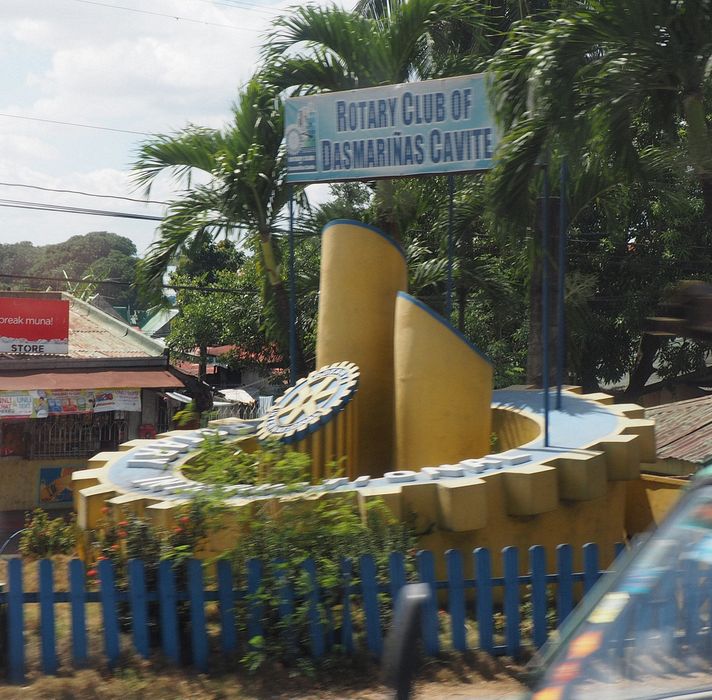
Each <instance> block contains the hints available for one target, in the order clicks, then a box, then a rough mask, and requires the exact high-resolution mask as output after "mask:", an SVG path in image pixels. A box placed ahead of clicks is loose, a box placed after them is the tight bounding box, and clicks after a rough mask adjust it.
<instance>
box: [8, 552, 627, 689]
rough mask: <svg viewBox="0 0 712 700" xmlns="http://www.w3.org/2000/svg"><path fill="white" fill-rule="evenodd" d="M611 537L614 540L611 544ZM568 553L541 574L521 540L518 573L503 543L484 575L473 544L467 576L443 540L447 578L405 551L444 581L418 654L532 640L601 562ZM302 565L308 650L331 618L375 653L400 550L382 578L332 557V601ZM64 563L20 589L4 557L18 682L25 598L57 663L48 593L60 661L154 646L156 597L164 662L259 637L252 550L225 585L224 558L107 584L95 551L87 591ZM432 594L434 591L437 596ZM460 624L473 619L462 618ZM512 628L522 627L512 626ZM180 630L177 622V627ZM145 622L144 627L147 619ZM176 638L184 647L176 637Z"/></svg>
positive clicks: (401, 569) (348, 643)
mask: <svg viewBox="0 0 712 700" xmlns="http://www.w3.org/2000/svg"><path fill="white" fill-rule="evenodd" d="M620 548H621V547H620V546H618V547H617V548H616V554H618V552H619V551H620ZM573 554H574V553H573V550H572V547H571V546H570V545H568V544H562V545H559V546H558V548H557V550H556V566H555V573H548V572H547V562H546V553H545V550H544V548H543V547H540V546H534V547H531V548H530V549H529V550H528V572H527V573H525V574H521V573H520V571H522V566H520V552H519V551H518V549H517V548H516V547H506V548H505V549H503V550H502V552H501V556H502V573H503V575H502V576H493V575H492V570H493V566H492V563H493V562H492V555H491V553H490V552H489V550H487V549H483V548H478V549H476V550H475V551H474V552H473V553H472V561H471V564H470V565H469V568H470V570H471V571H472V572H473V573H474V576H473V577H472V578H467V577H466V576H465V568H466V558H465V557H463V555H462V554H461V553H460V552H459V551H458V550H450V551H448V552H447V553H446V554H445V565H446V570H447V578H446V580H444V581H438V580H436V576H435V568H436V567H435V558H434V556H433V554H432V552H428V551H421V552H419V553H418V554H417V555H416V568H417V578H418V580H419V581H421V582H423V583H428V584H430V586H431V588H432V589H433V590H434V591H447V595H446V596H432V597H431V600H430V602H429V603H428V604H427V605H426V607H425V609H424V611H423V615H422V634H423V643H424V648H425V651H426V653H427V654H430V655H437V654H438V653H440V651H441V644H445V645H447V646H448V647H451V648H453V649H455V650H458V651H465V650H467V649H468V644H469V646H471V647H474V646H476V648H479V649H481V650H483V651H485V652H488V653H490V654H493V655H504V654H506V655H509V656H517V655H519V654H520V652H521V651H522V649H523V647H524V646H525V645H528V646H530V647H536V648H538V647H539V646H541V645H542V644H543V643H544V642H545V641H546V638H547V636H548V635H549V633H550V632H551V631H552V629H554V628H555V627H557V626H558V625H559V624H561V622H562V621H563V620H564V619H565V618H566V616H567V615H568V614H569V613H570V612H571V610H572V609H573V607H574V591H575V585H576V584H580V585H581V587H582V589H583V591H587V590H588V589H589V588H590V587H591V586H592V585H593V584H594V583H595V582H596V580H597V579H598V577H599V576H600V575H601V573H602V571H601V570H600V567H599V551H598V546H597V545H595V544H587V545H585V546H584V547H583V570H582V571H580V572H574V570H573ZM302 566H303V573H304V574H305V575H306V576H307V577H308V578H307V580H308V581H309V582H310V584H311V585H309V586H308V593H307V598H306V600H304V601H302V602H304V603H306V606H307V608H306V609H307V614H308V625H307V626H308V633H309V635H308V636H309V646H310V652H311V654H312V656H313V657H315V658H319V657H321V656H323V655H324V654H325V653H327V651H328V650H329V649H330V648H332V647H333V646H334V645H335V643H336V641H335V630H336V629H337V628H338V645H339V649H340V651H341V652H343V653H347V654H349V653H353V652H354V651H357V650H365V651H368V652H370V653H371V654H373V655H375V656H380V654H381V652H382V649H383V637H384V628H383V612H384V609H385V608H386V607H387V608H391V609H392V604H393V601H394V600H395V598H396V597H397V595H398V592H399V590H400V589H401V587H402V586H403V585H405V583H406V580H407V575H406V562H405V559H404V557H403V555H402V554H399V553H392V554H391V555H390V556H389V559H388V576H387V580H386V581H385V582H383V577H381V581H379V579H378V576H377V569H376V562H375V560H374V558H373V557H372V556H362V557H360V558H359V559H358V560H357V561H351V560H344V561H343V562H342V567H341V587H340V591H339V595H338V601H339V603H338V606H337V607H335V608H334V609H333V610H330V609H327V610H324V608H323V605H322V593H323V592H322V591H320V589H319V586H318V585H317V580H318V579H317V570H316V566H315V565H314V562H313V561H311V560H307V561H305V562H304V563H303V565H302ZM68 567H69V569H68V576H67V581H68V583H69V586H68V587H69V590H68V591H56V590H54V586H53V579H54V573H55V572H54V570H53V562H52V561H50V560H42V561H40V562H39V567H38V574H39V591H36V592H25V591H24V589H23V562H22V560H21V559H11V560H9V561H8V576H7V578H8V581H7V584H8V586H7V591H6V592H2V593H0V610H4V614H5V619H6V627H7V638H6V642H5V647H6V649H5V664H4V665H5V666H6V670H7V677H8V679H9V680H10V681H11V682H14V683H21V682H22V681H23V680H24V677H25V673H26V665H27V664H26V647H25V631H26V630H25V606H27V605H33V604H34V605H37V606H39V644H40V652H39V657H40V658H39V660H40V666H41V669H42V672H44V673H45V674H54V673H56V672H57V670H58V667H59V654H58V639H57V629H56V627H57V625H56V615H55V613H56V606H57V605H58V604H68V606H69V611H70V621H71V622H70V629H69V631H68V636H69V637H70V638H71V645H70V649H71V659H72V663H73V665H74V666H76V667H82V666H85V665H86V664H87V663H88V660H89V656H90V652H91V655H92V656H93V657H96V656H98V655H100V654H102V653H103V656H104V657H105V659H106V661H107V662H108V664H109V665H110V666H115V665H116V664H117V663H118V662H119V657H120V654H121V652H122V650H124V651H128V650H133V651H134V652H135V653H137V654H138V655H140V656H141V657H144V658H148V657H149V656H150V654H151V653H152V651H153V650H155V643H154V645H153V646H154V648H152V644H151V629H150V627H151V623H150V615H149V606H151V604H153V608H152V609H153V610H155V607H156V606H157V607H158V612H159V614H158V616H157V617H156V616H155V615H154V616H153V625H154V626H155V625H156V624H158V628H159V637H160V645H159V648H160V650H161V651H162V652H163V655H164V656H165V657H166V658H167V659H168V660H169V661H171V662H173V663H175V664H176V665H179V664H181V661H182V659H184V658H186V654H185V653H184V652H187V656H188V658H190V659H191V663H192V665H193V666H194V667H196V668H197V669H198V670H200V671H207V670H208V669H209V666H210V658H211V651H215V652H220V653H221V654H222V655H225V654H227V655H230V654H235V653H239V652H244V651H245V650H247V649H248V648H249V640H251V639H254V638H257V637H262V636H263V633H264V629H263V622H264V620H263V617H264V616H263V605H264V602H263V601H262V600H261V598H260V596H259V595H258V593H259V592H260V590H261V587H262V586H263V584H264V583H265V574H264V570H263V564H262V562H260V561H259V560H250V561H249V562H248V564H247V571H246V572H245V573H246V575H245V577H244V580H245V581H246V585H245V586H244V587H243V588H238V587H236V586H235V578H234V576H233V572H232V571H231V568H230V565H229V563H228V562H226V561H220V562H218V563H217V568H216V570H215V577H214V583H215V584H216V585H215V586H214V587H210V588H208V589H206V587H205V580H204V570H203V565H202V563H201V562H200V561H197V560H189V561H188V562H187V567H186V570H185V572H186V576H185V580H186V582H187V583H186V588H185V590H178V587H177V585H176V575H175V569H174V567H173V565H172V563H171V562H170V561H163V562H161V563H160V564H159V567H158V576H157V585H156V586H155V587H154V588H153V589H151V588H149V587H148V586H147V585H146V570H145V566H144V563H143V561H141V560H132V561H130V562H129V563H128V572H127V573H128V580H127V585H126V586H123V587H117V582H116V573H115V571H114V567H113V564H112V563H111V562H110V561H109V560H102V561H100V562H99V564H98V579H99V585H98V590H90V589H88V587H87V579H86V573H85V570H84V565H83V563H82V562H81V561H80V560H77V559H74V560H71V561H69V562H68ZM276 576H277V577H278V580H277V583H278V590H279V606H278V608H279V617H280V618H281V619H282V620H289V619H290V616H291V615H292V614H293V612H294V610H295V605H296V603H297V600H296V597H295V596H296V594H295V585H294V582H292V581H289V580H287V578H286V574H284V573H280V569H279V568H277V574H276ZM280 576H281V577H282V578H281V580H280V579H279V577H280ZM441 599H442V601H443V602H439V600H441ZM554 601H555V602H554ZM206 604H213V610H214V609H215V605H214V604H217V612H216V620H215V621H213V623H212V624H210V625H208V620H207V616H206ZM91 605H98V606H100V608H99V609H100V611H101V636H102V647H103V649H101V650H99V649H92V650H90V649H89V642H88V635H87V608H88V606H91ZM179 606H180V609H181V610H182V611H183V612H182V613H181V611H180V610H179ZM120 610H123V611H124V617H128V619H129V620H130V634H129V631H128V629H126V628H125V627H124V628H123V629H122V625H121V620H120V614H119V611H120ZM181 614H182V616H183V617H181ZM238 614H241V615H244V619H242V620H239V619H238ZM337 617H338V619H336V618H337ZM469 621H472V622H476V629H477V643H476V645H475V644H473V643H472V639H470V641H469V642H468V623H469ZM239 622H241V623H242V624H241V625H239V624H238V623H239ZM357 622H358V624H356V623H357ZM502 622H503V624H502ZM186 623H187V624H186ZM441 623H442V624H441ZM448 623H449V624H448ZM523 623H526V624H523ZM448 627H449V630H448V629H447V628H448ZM470 627H471V628H472V629H474V626H473V625H471V624H470ZM216 628H217V632H216ZM240 629H242V630H243V633H242V637H243V638H242V639H241V638H240V635H239V634H238V630H240ZM524 629H526V633H524V634H523V630H524ZM185 630H188V633H187V634H186V633H185ZM443 630H445V631H446V633H445V634H443ZM153 632H154V635H155V632H156V630H153ZM181 632H183V633H181ZM470 637H472V635H470ZM186 646H187V649H186V648H182V647H186Z"/></svg>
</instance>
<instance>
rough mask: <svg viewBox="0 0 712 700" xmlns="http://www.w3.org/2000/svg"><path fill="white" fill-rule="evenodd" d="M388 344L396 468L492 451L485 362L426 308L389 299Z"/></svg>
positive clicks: (410, 300)
mask: <svg viewBox="0 0 712 700" xmlns="http://www.w3.org/2000/svg"><path fill="white" fill-rule="evenodd" d="M393 343H394V375H395V414H396V415H395V427H396V433H395V434H396V458H395V466H396V468H397V469H416V468H418V469H419V468H421V467H427V466H433V465H438V464H442V463H444V462H459V461H460V460H462V459H468V458H476V457H482V456H483V455H486V454H489V452H491V447H490V438H491V433H492V411H491V409H490V404H491V403H492V364H491V363H490V361H489V360H488V359H487V358H486V357H484V355H482V353H481V352H480V351H479V350H478V349H477V348H476V347H474V346H473V345H472V344H471V343H470V342H469V341H468V340H467V339H466V338H465V337H464V336H463V335H462V334H461V333H459V332H458V331H457V330H456V329H454V328H453V327H452V326H451V325H450V324H449V323H448V322H447V321H446V320H445V319H444V318H442V317H441V316H439V315H438V314H436V313H435V312H434V311H433V310H432V309H430V308H429V307H428V306H426V305H425V304H423V303H422V302H420V301H418V300H417V299H416V298H415V297H412V296H411V295H410V294H406V293H405V292H399V293H398V296H397V299H396V317H395V333H394V337H393Z"/></svg>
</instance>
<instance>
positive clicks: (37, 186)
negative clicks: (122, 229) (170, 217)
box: [0, 182, 168, 206]
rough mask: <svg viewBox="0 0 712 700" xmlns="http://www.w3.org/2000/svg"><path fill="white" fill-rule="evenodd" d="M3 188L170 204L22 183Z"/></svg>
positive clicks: (0, 183)
mask: <svg viewBox="0 0 712 700" xmlns="http://www.w3.org/2000/svg"><path fill="white" fill-rule="evenodd" d="M0 186H2V187H24V188H26V189H30V190H41V191H42V192H59V193H61V194H80V195H83V196H84V197H100V198H103V199H122V200H124V201H126V202H138V203H139V204H163V205H165V206H168V202H163V201H160V200H158V199H140V198H138V197H123V196H120V195H118V194H97V193H95V192H84V191H82V190H65V189H58V188H56V187H40V186H39V185H25V184H22V183H20V182H0Z"/></svg>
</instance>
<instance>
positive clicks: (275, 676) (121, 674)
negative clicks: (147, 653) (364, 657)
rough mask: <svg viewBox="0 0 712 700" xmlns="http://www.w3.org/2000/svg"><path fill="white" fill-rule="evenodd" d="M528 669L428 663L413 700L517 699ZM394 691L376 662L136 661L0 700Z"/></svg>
mask: <svg viewBox="0 0 712 700" xmlns="http://www.w3.org/2000/svg"><path fill="white" fill-rule="evenodd" d="M520 673H521V667H519V666H517V665H515V664H511V663H509V662H508V661H506V660H504V659H501V660H500V659H491V658H489V657H487V656H485V655H479V654H468V655H465V656H457V657H455V656H453V657H452V658H450V659H447V660H445V661H443V660H439V661H431V662H426V663H425V665H424V667H423V668H422V669H421V671H420V673H419V677H418V679H417V682H416V687H415V693H414V695H413V700H449V699H450V698H454V699H455V700H466V699H467V698H477V699H478V700H480V699H481V700H485V699H488V700H498V699H500V698H507V699H509V698H517V697H519V696H521V695H522V693H523V692H524V687H523V686H522V685H521V684H520V683H519V682H518V681H517V677H518V676H519V674H520ZM393 697H394V693H393V691H391V690H389V689H388V688H386V687H384V686H383V685H381V684H380V683H379V668H378V666H377V665H376V664H374V663H372V662H368V661H366V662H364V661H356V662H355V663H352V662H345V663H344V666H343V667H342V668H340V669H339V668H336V667H334V668H330V669H328V670H326V671H324V670H322V671H320V672H319V673H318V674H317V675H315V676H313V677H309V676H305V675H301V674H299V673H297V672H295V671H290V670H288V669H285V668H278V667H274V668H271V669H267V670H264V671H262V672H260V673H259V674H256V675H254V676H250V675H247V674H244V673H240V674H236V673H231V672H222V673H218V674H214V675H211V676H204V675H197V674H190V673H187V672H182V671H176V670H174V669H169V668H165V669H163V670H161V669H156V668H155V664H153V666H149V665H148V664H145V665H143V666H142V665H140V664H139V665H137V664H136V663H132V664H131V665H130V666H127V667H126V668H123V669H119V670H117V671H115V672H113V673H111V672H108V671H107V670H100V669H87V670H83V671H77V672H67V673H66V674H65V675H62V674H60V675H59V676H57V677H54V678H52V677H47V676H37V677H34V678H33V677H28V679H27V684H26V685H24V686H4V687H0V700H10V699H11V698H12V699H13V700H14V699H15V698H18V699H21V698H38V699H40V700H70V699H71V700H73V699H74V698H76V699H77V700H99V699H101V700H143V699H144V698H150V699H151V700H188V699H190V700H268V699H274V700H330V699H332V698H333V699H336V698H344V699H345V700H390V699H391V698H393Z"/></svg>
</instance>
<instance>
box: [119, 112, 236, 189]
mask: <svg viewBox="0 0 712 700" xmlns="http://www.w3.org/2000/svg"><path fill="white" fill-rule="evenodd" d="M223 144H224V139H223V136H222V135H221V134H220V132H219V131H217V130H215V129H206V128H203V127H198V126H188V127H187V128H186V129H183V130H182V131H179V132H178V133H177V134H173V135H164V134H160V135H158V136H155V137H154V138H153V139H151V140H150V141H146V142H145V143H143V144H141V145H140V146H139V150H138V156H137V158H136V160H135V161H134V164H133V166H132V174H131V177H132V180H133V181H134V183H135V184H136V185H137V186H138V187H142V188H143V189H144V193H145V195H146V196H147V197H148V196H149V195H150V193H151V186H152V185H153V182H154V180H155V179H156V178H157V177H158V176H159V175H160V174H161V173H164V172H166V171H167V172H168V173H170V174H171V175H173V176H174V177H175V178H176V179H177V180H178V181H179V182H183V183H184V184H185V185H186V186H190V174H191V172H192V171H193V170H202V171H203V172H206V173H211V172H212V170H213V168H214V167H215V159H214V154H215V153H216V152H217V151H219V150H220V148H221V147H222V146H223Z"/></svg>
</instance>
